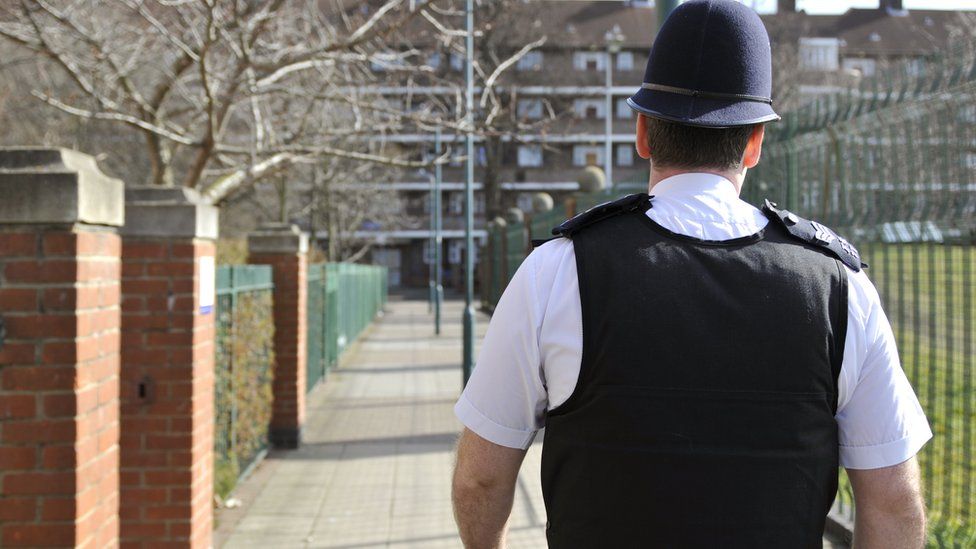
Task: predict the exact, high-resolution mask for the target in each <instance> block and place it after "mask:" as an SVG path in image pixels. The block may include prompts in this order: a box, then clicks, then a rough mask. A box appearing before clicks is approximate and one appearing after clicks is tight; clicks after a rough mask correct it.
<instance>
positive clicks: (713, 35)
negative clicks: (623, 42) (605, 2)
mask: <svg viewBox="0 0 976 549" xmlns="http://www.w3.org/2000/svg"><path fill="white" fill-rule="evenodd" d="M772 88H773V78H772V61H771V54H770V47H769V35H768V34H766V27H765V26H763V22H762V20H761V19H760V18H759V15H757V14H756V12H755V11H753V10H752V9H751V8H749V7H747V6H744V5H742V4H740V3H738V2H733V1H731V0H692V1H690V2H686V3H684V4H681V5H680V6H678V7H677V8H675V10H674V11H673V12H671V15H670V16H668V19H667V21H665V22H664V25H662V26H661V30H660V32H659V33H658V35H657V38H656V39H655V40H654V46H653V48H652V49H651V56H650V58H649V59H648V60H647V70H646V71H645V73H644V83H643V84H642V85H641V89H640V90H638V91H637V93H635V94H634V95H633V96H631V97H630V99H628V100H627V104H628V105H630V107H631V108H632V109H634V110H636V111H637V112H639V113H642V114H645V115H647V116H650V117H653V118H660V119H663V120H670V121H672V122H678V123H681V124H686V125H689V126H702V127H708V128H728V127H732V126H746V125H750V124H758V123H762V122H769V121H772V120H779V115H777V114H776V112H775V111H774V110H773V100H772V97H771V96H772Z"/></svg>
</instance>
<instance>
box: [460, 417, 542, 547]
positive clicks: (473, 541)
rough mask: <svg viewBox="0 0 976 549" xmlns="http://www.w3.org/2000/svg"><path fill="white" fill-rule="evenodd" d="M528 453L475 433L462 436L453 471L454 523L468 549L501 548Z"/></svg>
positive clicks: (467, 431)
mask: <svg viewBox="0 0 976 549" xmlns="http://www.w3.org/2000/svg"><path fill="white" fill-rule="evenodd" d="M523 458H525V450H519V449H515V448H508V447H505V446H499V445H498V444H495V443H493V442H489V441H487V440H485V439H483V438H481V437H480V436H478V435H477V434H475V433H474V432H473V431H471V430H469V429H465V430H464V432H463V433H461V438H460V440H459V441H458V447H457V464H456V466H455V469H454V486H453V490H452V499H453V501H454V520H456V521H457V524H458V529H459V530H460V532H461V540H462V541H463V542H464V546H465V547H466V548H468V549H482V548H485V549H500V548H502V547H504V546H505V527H506V525H507V523H508V516H509V515H510V514H511V512H512V500H513V498H514V496H515V482H516V480H517V479H518V471H519V468H520V467H521V466H522V459H523Z"/></svg>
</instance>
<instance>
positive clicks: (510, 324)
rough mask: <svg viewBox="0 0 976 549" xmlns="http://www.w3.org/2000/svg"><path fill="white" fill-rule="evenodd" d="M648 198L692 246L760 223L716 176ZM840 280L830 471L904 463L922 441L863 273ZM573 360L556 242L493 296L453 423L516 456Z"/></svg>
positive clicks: (573, 304)
mask: <svg viewBox="0 0 976 549" xmlns="http://www.w3.org/2000/svg"><path fill="white" fill-rule="evenodd" d="M652 194H653V195H654V207H653V208H651V209H649V210H648V211H647V216H648V217H650V218H651V219H652V220H654V221H655V222H656V223H658V224H660V225H662V226H664V227H665V228H667V229H669V230H671V231H672V232H676V233H680V234H683V235H687V236H692V237H695V238H699V239H703V240H730V239H733V238H740V237H743V236H749V235H752V234H755V233H757V232H759V231H760V230H762V228H763V227H765V226H766V223H767V222H768V220H767V219H766V216H765V215H763V213H762V212H761V211H759V210H758V209H756V208H755V207H753V206H752V205H750V204H748V203H747V202H744V201H742V200H740V199H739V197H738V194H737V193H736V190H735V187H734V186H733V185H732V183H731V182H730V181H728V180H727V179H725V178H722V177H720V176H717V175H711V174H700V173H694V174H682V175H678V176H675V177H671V178H668V179H665V180H663V181H661V182H659V183H658V184H657V185H655V186H654V189H653V190H652ZM847 278H848V324H847V338H846V340H845V343H844V361H843V363H842V365H841V371H840V376H839V379H838V407H837V413H836V416H835V417H836V419H837V425H838V428H839V436H840V464H841V465H842V466H844V467H847V468H851V469H874V468H879V467H887V466H890V465H896V464H898V463H901V462H903V461H905V460H906V459H908V458H910V457H912V456H914V455H915V454H916V453H917V452H918V450H919V449H920V448H921V447H922V445H924V444H925V442H926V441H928V440H929V439H930V438H931V437H932V431H931V430H930V429H929V425H928V421H927V420H926V418H925V414H924V413H923V411H922V408H921V406H920V405H919V403H918V398H917V397H916V396H915V392H914V391H913V390H912V387H911V385H910V384H909V382H908V379H907V378H906V377H905V373H904V371H903V370H902V368H901V364H900V362H899V358H898V351H897V348H896V346H895V340H894V335H893V334H892V331H891V326H890V325H889V323H888V319H887V317H886V316H885V313H884V311H883V310H882V309H881V300H880V298H879V296H878V292H877V290H876V289H875V288H874V285H873V284H871V281H870V280H868V277H867V275H866V274H865V273H864V271H861V272H854V271H853V270H850V269H848V271H847ZM582 350H583V328H582V307H581V305H580V296H579V284H578V281H577V278H576V256H575V254H574V252H573V242H572V240H570V239H567V238H560V239H556V240H553V241H551V242H549V243H546V244H545V245H543V246H541V247H539V248H537V249H536V250H534V251H533V252H532V253H531V254H530V255H529V256H528V257H527V258H526V259H525V261H524V262H523V263H522V265H521V266H520V267H519V269H518V271H517V272H516V273H515V276H514V277H513V278H512V280H511V282H510V283H509V285H508V287H507V288H506V289H505V292H504V294H503V295H502V297H501V299H500V300H499V302H498V305H497V306H496V308H495V312H494V314H493V316H492V319H491V322H490V323H489V325H488V331H487V333H486V335H485V339H484V342H483V343H482V346H481V351H480V353H479V355H478V362H477V367H476V368H475V369H474V372H473V374H472V376H471V379H470V380H469V381H468V385H467V387H466V388H465V389H464V392H463V393H462V394H461V398H460V399H459V400H458V402H457V404H456V406H455V407H454V411H455V414H456V415H457V417H458V419H460V420H461V423H463V424H464V425H465V426H466V427H467V428H469V429H471V430H472V431H474V432H475V433H477V434H478V435H479V436H481V437H482V438H485V439H487V440H489V441H491V442H494V443H495V444H499V445H502V446H508V447H511V448H522V449H524V448H528V446H529V445H530V444H532V441H533V440H534V438H535V435H536V432H537V431H538V430H539V429H541V428H542V427H543V425H544V423H545V413H546V411H547V410H551V409H552V408H555V407H556V406H558V405H559V404H561V403H562V402H563V401H565V400H566V399H567V398H569V396H570V395H571V394H572V393H573V389H574V388H575V387H576V380H577V378H578V377H579V371H580V359H581V356H582ZM649 360H651V359H650V358H649Z"/></svg>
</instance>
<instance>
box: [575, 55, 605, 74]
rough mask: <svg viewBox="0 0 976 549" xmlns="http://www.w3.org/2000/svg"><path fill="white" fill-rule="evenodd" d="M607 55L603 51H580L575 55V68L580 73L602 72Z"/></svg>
mask: <svg viewBox="0 0 976 549" xmlns="http://www.w3.org/2000/svg"><path fill="white" fill-rule="evenodd" d="M606 62H607V54H606V53H605V52H602V51H578V52H574V53H573V68H574V69H576V70H578V71H602V70H604V67H605V66H606Z"/></svg>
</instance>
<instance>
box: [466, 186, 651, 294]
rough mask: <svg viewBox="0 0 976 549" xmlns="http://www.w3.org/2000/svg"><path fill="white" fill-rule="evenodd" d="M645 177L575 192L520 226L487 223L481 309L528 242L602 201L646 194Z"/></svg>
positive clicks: (501, 288)
mask: <svg viewBox="0 0 976 549" xmlns="http://www.w3.org/2000/svg"><path fill="white" fill-rule="evenodd" d="M646 190H647V178H646V177H643V178H641V179H639V180H635V181H625V182H621V183H618V184H617V186H616V187H615V188H614V189H612V190H604V191H600V192H595V193H577V194H574V195H573V196H571V197H569V198H567V199H566V200H565V201H563V202H561V203H557V204H556V205H555V206H554V207H553V209H551V210H549V211H547V212H541V213H537V214H526V216H525V221H524V222H523V223H512V224H508V223H503V224H497V223H495V222H491V223H489V224H488V231H487V232H488V238H487V239H486V242H485V246H484V247H483V248H482V250H481V253H480V257H482V258H483V259H482V260H481V264H480V265H479V268H480V271H479V275H478V276H479V287H480V289H481V307H482V308H483V309H484V310H486V311H489V312H490V311H493V310H494V309H495V305H496V304H497V303H498V300H499V298H501V296H502V292H504V291H505V287H506V286H507V285H508V281H509V280H511V279H512V277H513V276H515V271H517V270H518V268H519V267H520V266H521V265H522V261H523V260H524V259H525V258H526V256H528V254H529V253H530V252H531V251H532V240H546V239H549V238H552V229H553V227H556V226H557V225H559V224H560V223H562V222H563V221H565V220H566V219H569V218H570V217H573V216H574V215H576V214H577V213H580V212H583V211H586V210H588V209H589V208H592V207H593V206H596V205H598V204H602V203H604V202H608V201H610V200H614V199H616V198H619V197H621V196H624V195H627V194H631V193H639V192H646Z"/></svg>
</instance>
